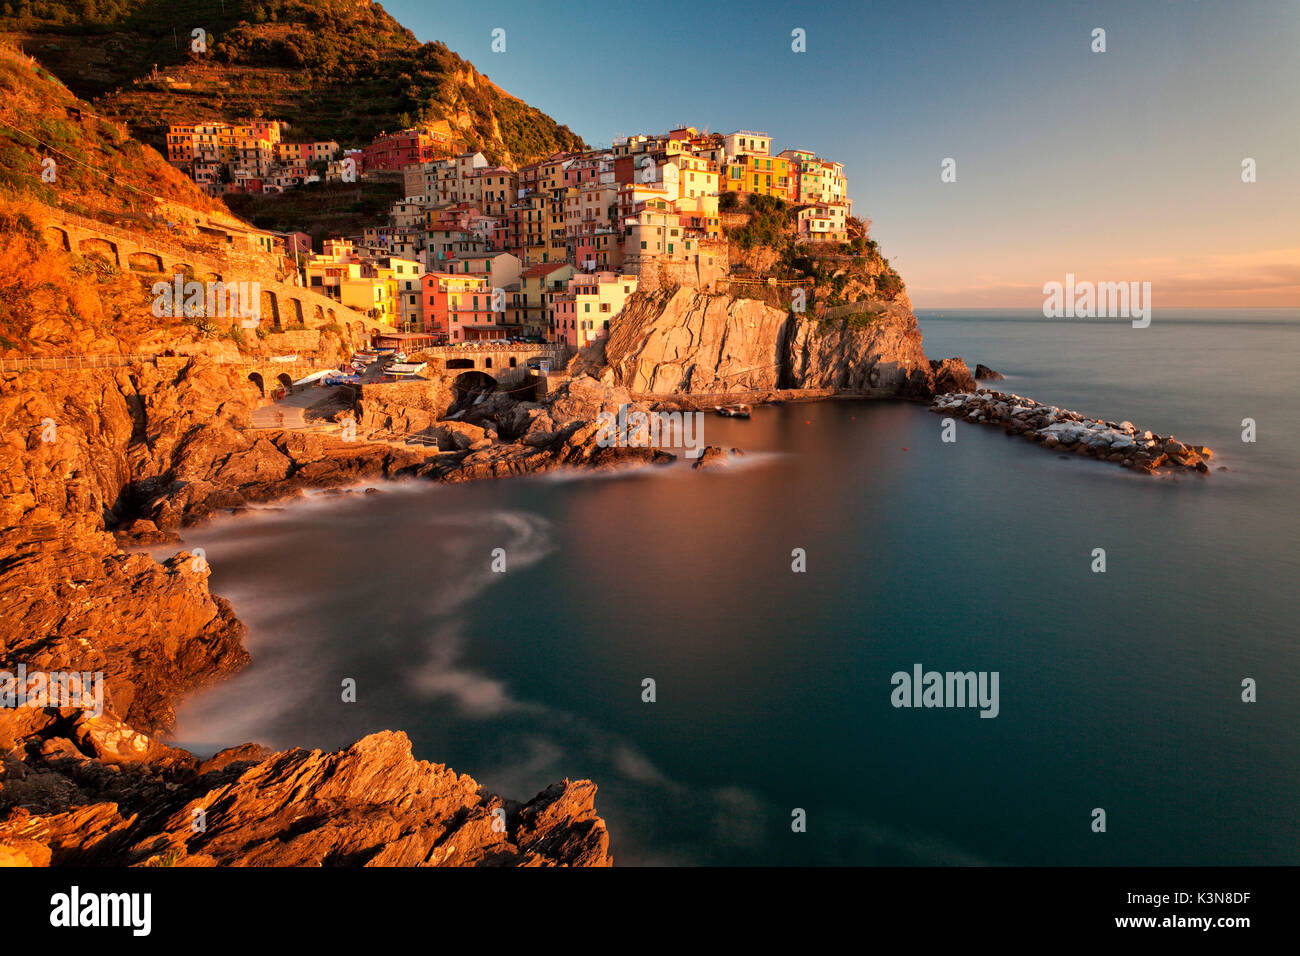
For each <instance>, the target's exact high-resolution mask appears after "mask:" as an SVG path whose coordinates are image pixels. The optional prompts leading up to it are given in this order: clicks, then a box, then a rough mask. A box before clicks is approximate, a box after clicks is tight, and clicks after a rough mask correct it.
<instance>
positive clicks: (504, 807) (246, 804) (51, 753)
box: [0, 717, 613, 866]
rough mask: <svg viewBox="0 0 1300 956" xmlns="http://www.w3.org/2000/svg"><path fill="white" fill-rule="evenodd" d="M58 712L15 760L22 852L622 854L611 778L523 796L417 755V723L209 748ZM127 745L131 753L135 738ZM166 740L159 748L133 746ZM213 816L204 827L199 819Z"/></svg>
mask: <svg viewBox="0 0 1300 956" xmlns="http://www.w3.org/2000/svg"><path fill="white" fill-rule="evenodd" d="M91 723H92V722H90V721H87V720H86V719H84V718H82V717H78V718H76V719H75V721H74V720H71V719H67V720H64V721H62V722H55V723H51V725H50V726H48V727H47V728H45V730H44V731H43V733H42V734H41V735H40V736H38V737H34V738H30V739H29V740H28V741H27V752H26V754H25V756H26V759H25V760H22V761H20V760H17V759H14V757H12V756H10V757H9V758H8V759H6V760H5V761H4V771H5V773H4V777H3V780H2V783H3V789H0V806H2V807H3V817H2V818H0V861H7V862H8V863H9V864H10V865H29V866H30V865H35V866H43V865H51V864H52V865H61V864H64V865H144V866H159V865H163V866H609V865H611V863H612V862H613V861H612V859H611V857H610V854H609V834H608V832H607V831H606V829H605V823H604V821H603V820H602V819H601V818H600V817H599V816H597V815H596V811H595V806H594V798H595V793H596V788H595V786H594V785H593V784H592V783H591V782H590V781H587V780H581V781H576V782H571V781H568V780H565V781H563V782H562V783H559V784H555V785H553V786H551V787H549V788H548V789H546V790H545V791H543V792H542V793H540V794H538V795H537V796H536V797H534V798H533V799H532V800H530V801H528V802H527V803H524V804H519V803H516V802H514V801H511V800H504V799H502V798H501V797H498V796H496V795H494V794H491V793H488V792H487V791H485V790H484V789H483V788H482V787H480V786H479V785H478V784H477V783H475V782H474V781H473V780H472V779H471V778H469V777H467V776H463V775H460V774H457V773H456V772H454V771H453V770H451V769H449V768H447V767H445V766H443V765H441V764H435V763H427V762H425V761H420V760H416V759H414V757H413V756H412V755H411V743H410V741H409V740H408V739H407V737H406V735H405V734H401V733H392V732H387V731H385V732H382V733H377V734H372V735H371V736H369V737H366V738H363V739H362V740H360V741H358V742H357V743H356V744H354V745H353V746H351V747H349V748H347V749H346V750H343V751H339V752H336V753H322V752H321V751H319V750H312V751H305V750H289V751H284V752H280V753H268V752H267V751H266V750H264V749H263V748H260V747H256V746H253V745H244V746H242V747H238V748H234V749H232V750H227V751H223V752H222V753H219V754H217V755H216V756H215V757H213V758H212V759H211V760H208V761H204V762H200V761H198V760H196V759H195V758H194V757H193V756H192V755H190V754H188V753H186V752H185V751H182V750H175V749H171V748H166V747H162V746H161V745H158V744H156V742H153V741H151V740H149V739H148V738H144V739H143V740H141V736H142V735H139V734H134V733H132V732H131V731H130V730H129V728H125V727H124V726H122V725H120V724H118V725H116V726H115V725H114V721H113V720H112V719H111V718H100V719H98V720H97V721H94V722H93V724H95V725H96V726H93V727H92V728H91V729H86V728H87V726H88V724H91ZM123 752H125V756H124V753H123ZM150 752H152V753H153V755H154V759H152V760H150V761H148V762H146V761H144V760H142V759H130V756H131V754H133V753H134V754H144V753H150ZM196 820H201V821H202V825H201V827H200V828H199V829H198V830H197V831H196V827H195V821H196Z"/></svg>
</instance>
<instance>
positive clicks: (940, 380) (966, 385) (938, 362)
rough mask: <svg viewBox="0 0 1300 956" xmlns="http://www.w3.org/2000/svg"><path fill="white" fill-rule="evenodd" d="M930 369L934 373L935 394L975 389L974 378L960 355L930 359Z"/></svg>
mask: <svg viewBox="0 0 1300 956" xmlns="http://www.w3.org/2000/svg"><path fill="white" fill-rule="evenodd" d="M930 371H931V372H933V373H934V394H936V395H947V394H949V393H950V392H973V391H975V387H976V386H975V379H973V378H971V374H970V368H969V367H968V366H967V365H966V362H965V361H964V360H962V358H961V357H960V356H958V357H957V358H950V359H930Z"/></svg>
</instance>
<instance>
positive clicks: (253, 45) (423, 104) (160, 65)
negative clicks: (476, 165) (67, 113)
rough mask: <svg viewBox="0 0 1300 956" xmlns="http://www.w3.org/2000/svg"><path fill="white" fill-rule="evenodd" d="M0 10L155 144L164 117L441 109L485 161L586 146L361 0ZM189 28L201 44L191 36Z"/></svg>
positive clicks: (340, 122) (340, 119) (391, 118)
mask: <svg viewBox="0 0 1300 956" xmlns="http://www.w3.org/2000/svg"><path fill="white" fill-rule="evenodd" d="M0 13H2V14H3V15H0V30H3V31H7V32H11V33H14V34H16V35H17V36H18V37H19V38H20V40H21V42H22V44H23V47H24V49H25V50H26V51H27V52H28V53H31V54H33V55H35V56H37V57H38V58H39V59H41V61H42V62H44V63H46V64H47V65H48V66H49V67H50V68H51V69H52V70H53V71H54V72H55V73H56V74H58V75H59V76H61V77H62V78H63V79H64V81H65V82H66V83H68V84H69V86H70V87H71V88H72V89H73V90H74V91H75V92H77V93H78V94H79V95H81V96H83V97H86V98H93V99H94V100H95V101H96V104H97V106H98V107H99V108H100V109H102V110H104V111H105V112H109V113H111V114H113V115H115V116H118V117H120V118H121V119H122V120H123V121H125V122H126V123H127V124H128V125H129V126H130V127H131V129H132V131H133V132H134V133H135V135H136V136H137V137H138V138H141V139H143V140H145V141H146V142H150V143H152V144H154V145H159V146H160V145H162V144H163V142H164V140H163V136H164V135H165V129H166V126H167V124H168V123H171V122H189V121H196V120H202V119H224V120H227V121H234V120H238V119H243V118H248V117H267V118H275V119H283V120H287V121H288V122H289V123H290V124H292V133H291V135H292V136H293V138H295V139H315V140H331V139H332V140H336V141H338V142H339V143H341V144H343V145H346V146H355V145H360V144H363V143H365V142H369V141H370V140H371V139H372V138H373V137H374V136H375V135H376V134H378V133H380V132H384V131H391V130H395V129H398V128H401V127H402V126H404V125H408V124H410V123H412V122H415V121H419V120H425V121H435V120H446V121H447V122H448V123H449V124H450V125H451V127H452V128H453V129H454V130H456V131H457V132H458V133H459V134H460V135H461V136H462V137H463V138H464V139H465V140H466V142H467V143H468V144H469V145H470V146H471V147H473V148H475V149H481V150H482V151H483V152H484V154H486V155H487V156H488V158H489V159H491V160H492V161H493V162H509V163H525V162H532V161H534V160H536V159H540V158H543V157H545V156H548V155H550V154H551V153H553V152H556V151H557V150H561V149H571V148H572V149H580V148H583V147H584V146H585V144H584V143H583V142H582V140H581V139H580V138H579V137H578V136H576V135H575V134H574V133H573V132H572V131H570V130H569V128H568V127H567V126H561V125H560V124H558V123H556V122H555V121H554V120H553V119H551V118H550V117H549V116H547V115H546V114H544V113H542V112H541V111H539V110H537V109H534V108H533V107H531V106H529V105H528V104H526V103H524V102H523V101H521V100H519V99H516V98H515V97H513V96H511V95H509V94H508V93H506V92H504V91H503V90H501V89H500V88H499V87H497V86H496V85H495V84H493V83H492V82H491V81H490V80H488V78H487V77H486V76H484V75H483V74H481V73H479V72H478V71H477V70H475V69H474V67H473V65H472V64H471V63H469V61H467V60H464V59H462V58H461V57H460V56H458V55H457V54H455V53H453V52H452V51H451V50H449V49H448V48H447V47H446V45H445V44H443V43H437V42H435V43H424V44H421V43H419V42H418V41H417V40H416V38H415V36H414V34H412V33H411V32H410V31H409V30H407V29H406V28H405V27H403V26H402V25H401V24H399V23H398V22H397V21H396V20H394V19H393V18H392V17H391V16H389V15H388V13H386V12H385V11H384V9H383V7H382V6H380V5H378V4H373V3H369V2H367V0H6V2H5V3H4V5H3V7H0ZM196 28H197V29H203V30H205V31H206V33H207V35H208V36H209V38H210V39H209V41H208V49H207V51H206V52H203V53H198V52H194V51H192V50H191V49H190V42H191V30H193V29H196ZM155 67H157V72H155V70H154V68H155Z"/></svg>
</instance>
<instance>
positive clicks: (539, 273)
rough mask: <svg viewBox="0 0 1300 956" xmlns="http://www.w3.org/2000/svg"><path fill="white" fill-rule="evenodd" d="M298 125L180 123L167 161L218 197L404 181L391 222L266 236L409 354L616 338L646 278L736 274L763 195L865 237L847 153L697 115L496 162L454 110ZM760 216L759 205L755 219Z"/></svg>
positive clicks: (806, 221) (825, 237) (320, 288)
mask: <svg viewBox="0 0 1300 956" xmlns="http://www.w3.org/2000/svg"><path fill="white" fill-rule="evenodd" d="M287 134H288V124H286V123H284V122H282V121H279V120H253V121H249V122H246V123H242V124H228V123H216V122H213V123H205V124H191V125H172V126H171V127H170V129H169V132H168V134H167V158H168V160H169V162H171V163H172V164H173V165H174V166H176V167H178V168H179V169H181V170H183V171H184V172H186V173H187V174H189V175H190V176H191V177H192V178H193V179H194V180H195V182H196V183H198V184H199V185H200V186H202V187H203V188H205V189H206V190H207V191H208V192H209V193H211V194H213V195H217V196H221V195H226V194H230V193H251V194H264V193H276V192H284V191H285V190H291V189H295V188H301V187H302V186H304V185H306V184H309V183H313V182H320V181H322V179H323V180H324V181H326V182H331V181H333V182H355V181H357V179H358V178H360V179H365V180H369V179H373V180H379V181H392V182H398V183H400V184H401V185H402V189H403V192H402V195H403V197H404V198H402V199H401V200H399V201H398V202H396V203H394V204H393V205H392V207H391V209H390V210H389V213H388V223H387V225H383V226H375V227H369V228H365V229H364V231H363V233H361V234H359V235H352V236H346V237H343V236H340V237H333V238H326V239H324V240H323V241H322V243H321V248H320V249H319V250H313V248H312V241H311V237H310V236H309V235H308V234H307V233H305V232H288V233H269V232H268V233H266V235H265V236H264V237H262V239H263V244H264V245H265V246H266V247H268V248H272V249H276V250H277V251H280V252H281V253H282V254H284V255H285V256H287V257H288V258H291V259H293V260H294V261H295V262H296V264H297V269H296V275H295V276H294V281H295V282H297V283H298V284H301V285H303V286H306V287H307V288H309V289H311V290H312V291H315V292H318V293H321V294H324V295H326V296H329V297H330V298H332V299H334V300H335V301H337V302H339V303H340V304H341V305H344V306H347V307H349V308H352V309H355V310H356V311H358V312H361V313H363V314H366V315H368V316H370V317H371V318H373V319H375V320H377V322H379V323H380V325H381V326H383V327H386V328H387V329H389V330H391V334H390V335H386V336H385V343H386V344H389V345H392V346H394V347H396V348H398V349H402V350H405V351H416V350H419V349H420V348H424V347H428V346H436V345H456V344H459V343H472V342H479V343H482V342H490V341H498V342H502V341H508V342H528V343H541V342H545V343H553V344H561V345H565V346H567V347H569V348H570V349H573V350H576V349H579V348H582V347H583V346H585V345H588V344H590V343H591V342H593V341H595V340H597V339H600V338H602V337H604V336H606V335H607V333H608V331H609V327H610V321H611V320H612V319H613V318H614V317H615V316H617V315H618V314H619V313H620V311H621V310H622V309H623V306H624V303H625V302H626V301H627V299H628V297H629V296H630V295H632V293H634V292H636V291H637V290H638V289H640V290H642V291H651V290H654V289H657V288H660V287H662V286H665V285H683V286H689V287H694V288H700V289H712V288H715V287H716V285H717V282H718V280H720V279H723V278H725V277H726V276H727V274H728V271H729V265H728V245H727V239H726V235H725V231H724V230H725V226H726V225H727V216H728V210H732V209H739V208H741V207H743V206H744V205H745V203H747V202H749V201H750V200H751V197H774V198H776V199H779V200H781V201H782V202H784V203H787V204H789V207H790V208H791V220H792V224H793V225H794V226H795V230H796V232H795V237H796V240H797V241H801V242H810V243H843V242H846V241H848V238H849V233H848V220H849V218H850V217H851V215H852V200H851V199H850V198H849V196H848V185H847V180H846V178H845V175H844V167H843V165H842V164H841V163H838V162H833V161H830V160H826V159H821V158H818V157H817V156H816V155H815V154H814V153H812V152H809V151H807V150H804V149H785V150H782V151H781V152H780V153H779V154H773V152H772V138H771V137H770V136H768V135H767V134H765V133H760V132H752V131H749V130H737V131H735V132H733V133H729V134H726V135H723V134H720V133H707V132H705V133H702V132H700V131H699V130H697V129H696V128H694V127H690V126H683V127H679V128H676V129H672V130H669V131H668V132H666V133H661V134H656V135H636V136H628V137H623V138H619V139H617V140H615V142H614V143H613V145H612V146H611V147H610V148H608V149H591V150H587V151H584V152H575V153H556V154H554V155H552V156H549V157H547V158H546V159H543V160H541V161H539V162H535V163H531V164H528V165H524V166H520V167H519V168H518V169H509V168H506V167H505V166H493V165H491V164H489V162H488V160H487V159H486V157H485V156H484V155H483V153H481V152H478V151H471V150H468V149H467V148H466V147H465V143H464V142H463V141H462V140H460V139H458V138H457V137H456V136H455V135H454V134H453V133H452V132H451V131H450V130H449V128H447V127H446V125H445V124H439V125H434V126H426V127H419V128H413V129H406V130H402V131H400V132H397V133H389V134H383V135H381V136H379V137H377V138H376V139H375V140H374V141H373V142H372V143H370V144H369V145H367V146H365V147H364V148H362V149H341V148H340V147H339V144H338V143H336V142H333V141H330V142H290V141H288V139H287V138H286V136H287ZM739 218H740V219H742V220H743V218H744V217H743V216H741V217H739Z"/></svg>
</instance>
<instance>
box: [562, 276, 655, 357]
mask: <svg viewBox="0 0 1300 956" xmlns="http://www.w3.org/2000/svg"><path fill="white" fill-rule="evenodd" d="M636 287H637V278H636V276H634V275H621V274H619V273H617V272H593V273H584V272H580V273H578V274H576V275H574V276H573V277H572V278H571V279H570V280H569V287H568V289H567V290H565V291H564V292H562V293H559V294H557V295H556V296H555V298H554V303H553V305H552V307H551V324H550V339H551V341H552V342H564V343H566V344H567V345H568V346H569V347H570V348H574V349H579V348H582V347H583V346H585V345H590V344H591V343H592V342H594V341H596V339H599V338H604V337H605V336H607V335H608V334H609V323H610V321H611V320H612V319H613V318H614V317H615V316H617V315H618V314H619V313H620V312H622V311H623V306H624V304H625V303H626V302H627V299H628V297H629V296H630V295H632V293H634V292H636Z"/></svg>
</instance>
